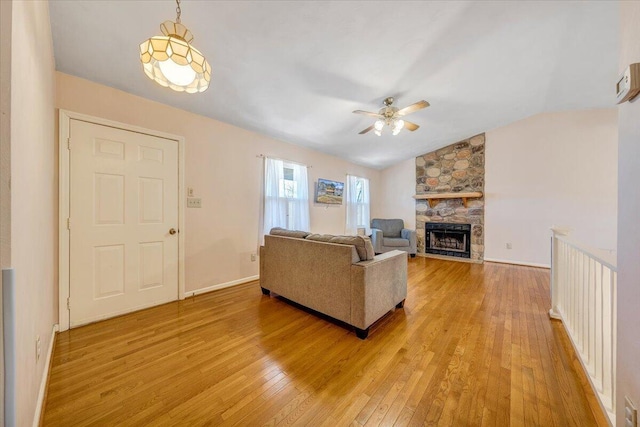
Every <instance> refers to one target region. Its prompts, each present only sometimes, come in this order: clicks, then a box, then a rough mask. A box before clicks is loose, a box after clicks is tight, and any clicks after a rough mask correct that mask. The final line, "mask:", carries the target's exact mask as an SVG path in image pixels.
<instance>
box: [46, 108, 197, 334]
mask: <svg viewBox="0 0 640 427" xmlns="http://www.w3.org/2000/svg"><path fill="white" fill-rule="evenodd" d="M71 120H79V121H83V122H87V123H92V124H96V125H102V126H109V127H112V128H116V129H122V130H125V131H129V132H136V133H141V134H144V135H150V136H155V137H159V138H164V139H168V140H171V141H175V142H176V143H177V144H178V231H179V232H178V295H177V296H178V299H180V300H182V299H184V298H185V267H184V258H185V208H186V194H185V186H184V172H185V156H184V142H185V138H184V137H183V136H178V135H172V134H169V133H165V132H160V131H157V130H152V129H146V128H142V127H139V126H133V125H129V124H126V123H120V122H116V121H112V120H107V119H102V118H99V117H93V116H88V115H86V114H81V113H75V112H73V111H68V110H62V109H61V110H59V132H58V154H59V157H58V160H59V163H58V187H59V190H58V191H59V197H58V203H59V205H58V206H59V208H58V214H59V215H58V230H59V231H58V258H59V260H58V316H59V318H58V321H59V324H60V331H66V330H67V329H69V327H70V317H69V309H68V308H67V299H68V298H69V294H70V284H71V283H70V271H69V270H70V266H71V265H70V262H71V260H70V233H69V229H68V228H67V219H68V218H69V216H70V200H71V193H70V181H69V177H70V167H71V164H70V156H69V143H68V141H69V133H70V130H71ZM72 226H73V225H72Z"/></svg>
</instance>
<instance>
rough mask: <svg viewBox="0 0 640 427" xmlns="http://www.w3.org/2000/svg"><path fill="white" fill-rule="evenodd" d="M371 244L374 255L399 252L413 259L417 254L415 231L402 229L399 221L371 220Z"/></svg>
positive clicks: (402, 226) (402, 225) (401, 223)
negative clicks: (405, 253)
mask: <svg viewBox="0 0 640 427" xmlns="http://www.w3.org/2000/svg"><path fill="white" fill-rule="evenodd" d="M371 243H373V250H374V252H375V253H376V254H381V253H384V252H389V251H393V250H399V251H405V252H407V253H408V254H410V255H411V257H412V258H413V257H415V256H416V252H418V242H417V239H416V232H415V230H409V229H406V228H404V221H403V220H401V219H379V218H375V219H372V220H371Z"/></svg>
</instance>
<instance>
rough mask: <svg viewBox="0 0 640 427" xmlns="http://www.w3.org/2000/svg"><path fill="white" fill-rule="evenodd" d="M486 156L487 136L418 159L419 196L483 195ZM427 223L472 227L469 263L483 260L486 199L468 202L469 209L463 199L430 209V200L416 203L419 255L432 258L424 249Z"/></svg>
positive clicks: (444, 201)
mask: <svg viewBox="0 0 640 427" xmlns="http://www.w3.org/2000/svg"><path fill="white" fill-rule="evenodd" d="M484 157H485V135H484V134H480V135H476V136H473V137H471V138H469V139H465V140H462V141H459V142H456V143H455V144H451V145H449V146H447V147H443V148H441V149H439V150H436V151H432V152H430V153H427V154H424V155H422V156H418V157H416V195H421V194H428V193H458V192H459V193H463V192H469V191H480V192H483V194H484V175H485V173H484V172H485V171H484V160H485V158H484ZM428 222H440V223H446V224H469V225H470V226H471V232H470V238H471V244H470V260H471V261H474V262H482V261H483V259H484V196H483V197H479V198H474V199H469V200H468V202H467V206H466V207H465V206H464V204H463V202H462V199H461V198H453V199H440V200H438V203H437V205H435V206H433V207H431V206H429V202H428V201H427V200H416V234H417V236H418V254H422V255H426V256H430V254H428V253H426V250H425V247H426V231H425V224H426V223H428ZM437 256H447V255H442V254H438V255H437ZM451 259H457V260H460V257H459V256H454V257H451Z"/></svg>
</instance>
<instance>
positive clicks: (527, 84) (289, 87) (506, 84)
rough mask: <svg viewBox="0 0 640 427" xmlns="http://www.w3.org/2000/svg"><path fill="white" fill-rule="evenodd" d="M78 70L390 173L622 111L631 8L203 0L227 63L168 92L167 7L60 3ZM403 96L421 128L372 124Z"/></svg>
mask: <svg viewBox="0 0 640 427" xmlns="http://www.w3.org/2000/svg"><path fill="white" fill-rule="evenodd" d="M50 9H51V23H52V29H53V40H54V50H55V57H56V67H57V69H58V70H59V71H62V72H64V73H68V74H72V75H75V76H79V77H82V78H85V79H89V80H92V81H95V82H97V83H101V84H105V85H107V86H111V87H114V88H117V89H121V90H124V91H126V92H129V93H132V94H135V95H139V96H142V97H145V98H148V99H152V100H155V101H159V102H162V103H165V104H169V105H172V106H175V107H178V108H182V109H184V110H188V111H191V112H194V113H198V114H201V115H204V116H208V117H211V118H214V119H217V120H220V121H223V122H227V123H231V124H233V125H236V126H238V127H241V128H245V129H249V130H254V131H257V132H260V133H262V134H266V135H269V136H271V137H273V138H276V139H281V140H283V141H287V142H291V143H294V144H299V145H303V146H307V147H310V148H313V149H317V150H320V151H323V152H326V153H329V154H332V155H336V156H339V157H342V158H344V159H347V160H349V161H352V162H355V163H359V164H363V165H366V166H370V167H374V168H384V167H386V166H389V165H392V164H394V163H397V162H399V161H401V160H405V159H407V158H410V157H413V156H416V155H418V154H422V153H425V152H428V151H431V150H433V149H436V148H439V147H441V146H444V145H446V144H449V143H452V142H455V141H457V140H460V139H463V138H466V137H469V136H472V135H475V134H477V133H480V132H483V131H486V130H489V129H493V128H496V127H499V126H502V125H505V124H508V123H511V122H513V121H516V120H519V119H522V118H524V117H527V116H530V115H533V114H537V113H541V112H545V111H557V110H567V109H585V108H602V107H612V106H613V105H614V101H615V93H614V87H613V86H614V83H615V79H616V76H617V74H618V71H619V70H618V64H617V56H618V52H617V46H618V19H619V16H618V12H619V10H618V9H619V6H618V2H613V1H611V2H609V1H604V2H597V1H589V2H574V1H571V2H568V1H567V2H565V1H541V2H538V1H531V2H529V1H510V2H507V1H496V2H492V1H483V2H445V1H442V2H418V1H331V2H328V1H315V2H314V1H297V2H294V1H195V0H194V1H189V0H184V1H183V2H182V23H183V24H185V25H186V26H187V27H188V28H189V29H190V30H191V32H192V33H193V35H194V36H195V39H194V42H193V44H194V45H195V46H196V47H197V48H198V49H199V50H200V51H201V52H203V53H204V54H205V55H206V57H207V59H208V60H209V62H210V64H211V66H212V68H213V76H212V83H211V86H210V88H209V90H207V91H206V92H204V93H202V94H194V95H189V94H185V93H177V92H173V91H171V90H170V89H165V88H162V87H160V86H158V85H156V84H155V83H153V82H152V81H151V80H149V79H148V78H147V77H146V76H145V75H144V73H143V72H142V66H141V63H140V61H139V59H138V45H139V44H140V43H141V42H142V41H144V40H145V39H147V38H148V37H151V36H152V35H156V34H159V25H160V23H162V22H163V21H165V20H174V19H175V3H174V2H172V1H171V0H164V1H132V0H129V1H79V0H73V1H67V0H52V1H51V5H50ZM387 96H394V97H395V98H396V99H397V104H398V106H400V107H403V106H406V105H408V104H411V103H413V102H416V101H419V100H421V99H426V100H427V101H429V102H430V103H431V107H429V108H427V109H424V110H421V111H419V112H417V113H415V114H413V115H411V116H410V119H409V120H411V121H412V122H415V123H416V124H418V125H420V129H418V130H417V131H416V132H408V131H403V132H401V133H400V134H399V135H397V136H391V135H390V134H383V136H382V137H378V136H375V135H374V134H373V133H372V132H370V133H368V134H366V135H358V132H359V131H360V130H362V129H364V128H366V127H367V126H369V125H371V124H372V123H373V121H372V120H371V119H369V118H367V117H365V116H358V115H355V114H352V113H351V111H353V110H356V109H363V110H368V111H377V110H378V109H379V108H380V107H382V100H383V99H384V98H385V97H387Z"/></svg>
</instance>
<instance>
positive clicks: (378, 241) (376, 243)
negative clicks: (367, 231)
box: [371, 228, 383, 254]
mask: <svg viewBox="0 0 640 427" xmlns="http://www.w3.org/2000/svg"><path fill="white" fill-rule="evenodd" d="M382 239H383V237H382V230H379V229H377V228H372V229H371V243H372V244H373V252H374V253H376V254H381V253H382V252H383V250H382V243H383V240H382Z"/></svg>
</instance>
